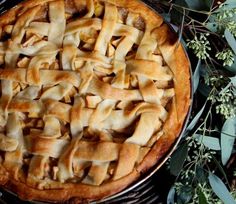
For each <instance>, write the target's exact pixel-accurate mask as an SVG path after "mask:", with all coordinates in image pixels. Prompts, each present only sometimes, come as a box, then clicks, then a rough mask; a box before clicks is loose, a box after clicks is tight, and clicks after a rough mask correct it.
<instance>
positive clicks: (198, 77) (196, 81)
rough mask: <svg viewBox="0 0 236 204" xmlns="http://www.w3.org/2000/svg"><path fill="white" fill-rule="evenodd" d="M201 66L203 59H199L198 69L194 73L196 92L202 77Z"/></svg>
mask: <svg viewBox="0 0 236 204" xmlns="http://www.w3.org/2000/svg"><path fill="white" fill-rule="evenodd" d="M200 67H201V60H200V59H199V60H198V62H197V66H196V69H195V71H194V74H193V92H194V93H195V92H196V90H197V87H198V84H199V79H200Z"/></svg>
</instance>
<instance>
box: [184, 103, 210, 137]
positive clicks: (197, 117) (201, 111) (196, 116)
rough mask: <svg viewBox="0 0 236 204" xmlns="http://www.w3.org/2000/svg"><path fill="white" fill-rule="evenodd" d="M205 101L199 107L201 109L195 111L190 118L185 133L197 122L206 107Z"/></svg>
mask: <svg viewBox="0 0 236 204" xmlns="http://www.w3.org/2000/svg"><path fill="white" fill-rule="evenodd" d="M206 104H207V101H206V102H205V104H204V105H203V107H202V108H201V110H200V111H199V112H198V113H197V115H195V117H194V118H193V119H192V121H191V123H190V124H189V125H188V127H187V128H186V133H185V134H187V132H188V131H190V130H192V129H193V128H194V126H195V125H196V124H197V122H198V120H199V119H200V117H201V115H202V113H203V111H204V109H205V107H206Z"/></svg>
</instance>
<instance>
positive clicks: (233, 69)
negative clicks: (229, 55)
mask: <svg viewBox="0 0 236 204" xmlns="http://www.w3.org/2000/svg"><path fill="white" fill-rule="evenodd" d="M225 68H226V69H227V70H229V71H230V72H233V73H234V74H236V55H234V63H233V64H232V65H231V66H226V67H225Z"/></svg>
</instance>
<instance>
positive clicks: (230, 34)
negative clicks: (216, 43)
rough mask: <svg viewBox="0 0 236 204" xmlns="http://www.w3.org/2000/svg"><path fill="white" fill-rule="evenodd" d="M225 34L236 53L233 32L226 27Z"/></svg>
mask: <svg viewBox="0 0 236 204" xmlns="http://www.w3.org/2000/svg"><path fill="white" fill-rule="evenodd" d="M224 35H225V39H226V40H227V42H228V43H229V46H230V47H231V48H232V50H233V51H234V54H235V55H236V40H235V38H234V36H233V34H232V33H231V32H230V31H229V30H228V29H225V32H224Z"/></svg>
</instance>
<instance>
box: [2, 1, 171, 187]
mask: <svg viewBox="0 0 236 204" xmlns="http://www.w3.org/2000/svg"><path fill="white" fill-rule="evenodd" d="M1 28H2V29H1V33H0V36H1V40H0V41H1V42H0V64H1V65H0V79H1V86H0V90H1V98H0V154H1V164H2V165H3V166H4V168H6V169H7V171H8V172H10V174H11V175H12V177H14V179H15V180H19V181H22V182H24V183H26V184H27V185H29V186H32V187H34V188H38V189H45V188H50V186H51V184H52V183H55V182H60V183H83V184H88V185H94V186H99V185H101V184H103V183H106V182H109V181H113V180H117V179H120V178H122V177H124V176H127V175H128V174H129V173H131V172H132V171H133V170H134V169H135V168H136V166H137V165H138V164H140V163H141V161H142V160H143V158H144V157H145V155H146V154H147V153H148V152H149V150H150V149H151V148H152V146H153V144H154V143H156V141H157V140H158V139H159V138H160V137H162V135H163V134H164V133H163V131H162V127H163V123H164V122H165V120H166V118H167V117H168V106H169V104H170V103H172V98H173V97H174V95H175V91H174V86H173V74H172V72H171V70H170V68H169V67H168V66H167V64H166V63H165V61H164V59H163V57H162V54H161V52H160V50H159V49H158V42H157V39H155V37H152V31H153V30H152V29H150V26H149V22H145V20H144V18H143V17H142V14H139V13H138V11H137V13H134V12H131V11H129V10H128V9H126V8H120V7H117V6H115V5H113V4H111V3H108V2H103V1H96V0H94V1H93V0H88V1H72V0H71V1H65V2H64V1H60V0H57V1H50V2H46V3H42V4H41V5H38V6H34V7H31V8H27V9H25V10H24V9H22V10H20V11H19V13H18V16H17V18H16V21H13V22H10V23H9V24H6V25H1Z"/></svg>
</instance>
